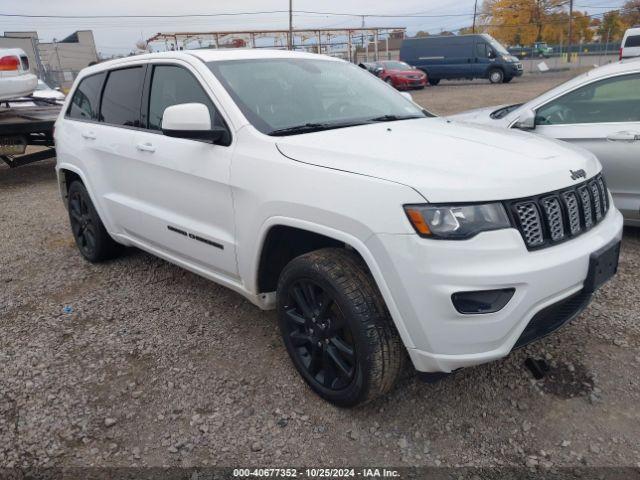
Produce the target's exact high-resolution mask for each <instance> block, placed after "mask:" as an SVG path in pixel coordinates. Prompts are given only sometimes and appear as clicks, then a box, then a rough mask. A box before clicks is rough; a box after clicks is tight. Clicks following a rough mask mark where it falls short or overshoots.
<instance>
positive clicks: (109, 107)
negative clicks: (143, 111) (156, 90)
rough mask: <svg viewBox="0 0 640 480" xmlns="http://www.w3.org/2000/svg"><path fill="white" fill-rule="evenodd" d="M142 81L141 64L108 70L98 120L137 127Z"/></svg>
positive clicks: (142, 70) (142, 69)
mask: <svg viewBox="0 0 640 480" xmlns="http://www.w3.org/2000/svg"><path fill="white" fill-rule="evenodd" d="M143 81H144V68H143V67H142V66H139V67H132V68H123V69H120V70H112V71H110V72H109V76H108V77H107V83H106V85H105V87H104V93H103V94H102V106H101V108H100V121H102V122H105V123H110V124H112V125H124V126H128V127H139V126H140V103H141V100H142V83H143Z"/></svg>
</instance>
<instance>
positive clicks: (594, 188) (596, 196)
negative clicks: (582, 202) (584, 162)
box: [589, 182, 602, 223]
mask: <svg viewBox="0 0 640 480" xmlns="http://www.w3.org/2000/svg"><path fill="white" fill-rule="evenodd" d="M589 190H591V195H593V211H594V213H595V214H596V223H598V222H599V221H600V219H601V218H602V200H600V189H599V188H598V184H597V183H596V182H591V183H589Z"/></svg>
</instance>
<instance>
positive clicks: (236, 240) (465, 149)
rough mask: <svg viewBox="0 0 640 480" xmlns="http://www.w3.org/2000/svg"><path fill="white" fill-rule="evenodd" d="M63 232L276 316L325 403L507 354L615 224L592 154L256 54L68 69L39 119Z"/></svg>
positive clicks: (132, 60)
mask: <svg viewBox="0 0 640 480" xmlns="http://www.w3.org/2000/svg"><path fill="white" fill-rule="evenodd" d="M55 140H56V149H57V154H58V160H57V167H56V168H57V172H58V178H59V183H60V189H61V192H62V196H63V199H64V202H65V204H66V205H67V207H68V211H69V219H70V222H71V228H72V230H73V235H74V237H75V239H76V243H77V245H78V248H79V249H80V252H81V253H82V255H84V256H85V257H86V258H87V260H89V261H92V262H97V261H101V260H105V259H108V258H112V257H113V256H114V255H116V254H117V253H118V252H119V251H120V249H121V246H122V245H128V246H135V247H138V248H141V249H143V250H146V251H148V252H151V253H153V254H154V255H157V256H159V257H162V258H164V259H166V260H168V261H170V262H173V263H175V264H177V265H180V266H182V267H184V268H186V269H188V270H191V271H193V272H195V273H197V274H199V275H202V276H204V277H206V278H209V279H211V280H213V281H215V282H218V283H220V284H222V285H225V286H227V287H229V288H231V289H233V290H235V291H237V292H239V293H241V294H242V295H244V296H245V297H246V298H247V299H249V300H250V301H251V302H252V303H254V304H255V305H257V306H258V307H260V308H263V309H272V308H276V309H277V310H278V316H279V324H280V325H279V326H280V330H281V333H282V337H283V340H284V344H285V346H286V348H287V351H288V353H289V355H290V356H291V359H292V361H293V363H294V365H295V367H296V368H297V370H298V371H299V372H300V374H301V375H302V377H303V378H304V380H305V381H306V382H307V383H308V384H309V385H310V386H311V388H313V390H315V391H316V392H317V393H318V394H319V395H321V396H322V397H324V398H325V399H327V400H329V401H331V402H334V403H335V404H338V405H342V406H350V405H356V404H358V403H362V402H365V401H367V400H370V399H372V398H374V397H376V396H377V395H380V394H383V393H385V392H388V391H389V390H390V389H391V388H392V386H393V385H394V382H395V380H396V379H397V377H398V376H399V373H400V371H401V369H402V366H403V363H404V360H405V358H406V357H407V353H408V357H409V358H410V359H411V361H412V363H413V365H414V367H415V368H416V369H417V370H418V371H419V372H423V373H424V374H425V376H427V377H431V378H434V377H437V376H439V375H440V374H442V373H447V372H452V371H454V370H456V369H459V368H462V367H467V366H471V365H476V364H480V363H483V362H488V361H491V360H495V359H498V358H501V357H504V356H506V355H508V354H509V352H510V351H511V350H513V349H514V348H517V347H520V346H522V345H524V344H526V343H529V342H531V341H532V340H534V339H537V338H540V337H541V336H543V335H546V334H547V333H549V332H551V331H552V330H554V329H556V328H558V327H559V326H560V325H562V324H563V323H565V322H566V321H568V320H570V319H571V318H573V317H575V316H576V315H577V314H578V313H579V312H580V311H581V310H582V309H583V308H584V307H585V306H586V305H587V303H588V302H589V299H590V298H591V294H592V293H593V292H594V291H595V290H596V289H597V288H598V287H599V286H600V285H601V284H602V283H604V282H605V281H606V280H607V279H608V278H610V277H611V276H612V275H613V274H614V273H615V271H616V268H617V261H618V252H619V245H620V239H621V231H622V217H621V215H620V213H619V212H618V211H617V210H616V209H615V208H614V206H613V205H612V203H611V198H610V195H609V194H608V191H607V189H606V186H605V183H604V179H603V178H602V176H601V172H600V171H601V166H600V164H599V162H598V160H597V159H596V158H595V157H594V156H593V155H592V154H590V153H587V152H586V151H584V150H581V149H578V148H576V147H572V146H570V145H568V144H562V143H559V142H555V141H552V140H548V139H544V138H540V137H538V136H535V135H531V134H528V133H523V132H507V131H501V130H497V129H492V128H489V127H474V126H469V125H463V124H457V123H456V122H453V121H450V120H446V119H440V118H434V117H433V116H432V115H431V114H429V113H428V112H426V111H425V110H423V109H421V108H420V107H419V106H417V105H416V104H415V103H413V102H412V101H410V100H409V99H407V98H405V97H404V96H403V95H402V94H400V93H398V92H396V91H395V90H394V89H393V88H391V87H390V86H388V85H386V84H385V83H384V82H382V81H381V80H379V79H377V78H375V77H374V76H372V75H370V74H368V73H367V72H365V71H363V70H362V69H360V68H358V67H357V66H355V65H352V64H349V63H347V62H344V61H342V60H337V59H333V58H329V57H324V56H320V55H314V54H306V53H291V52H284V51H265V50H232V51H219V50H198V51H192V52H189V51H182V52H167V53H160V54H150V55H142V56H136V57H129V58H125V59H119V60H114V61H111V62H106V63H102V64H100V65H96V66H93V67H89V68H86V69H85V70H83V71H82V72H81V73H80V75H79V76H78V78H77V79H76V81H75V84H74V86H73V89H72V91H71V92H70V94H69V96H68V97H67V100H66V103H65V107H64V108H63V111H62V113H61V115H60V117H59V119H58V120H57V122H56V128H55Z"/></svg>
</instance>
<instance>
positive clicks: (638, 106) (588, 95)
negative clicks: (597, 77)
mask: <svg viewBox="0 0 640 480" xmlns="http://www.w3.org/2000/svg"><path fill="white" fill-rule="evenodd" d="M613 122H640V74H637V73H636V74H631V75H622V76H619V77H614V78H607V79H605V80H601V81H599V82H594V83H591V84H589V85H585V86H584V87H581V88H578V89H576V90H574V91H572V92H569V93H567V94H566V95H563V96H562V97H560V98H557V99H556V100H553V101H551V102H549V103H547V104H546V105H544V106H543V107H541V108H540V109H539V110H538V111H537V112H536V125H568V124H580V123H613Z"/></svg>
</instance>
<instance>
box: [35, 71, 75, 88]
mask: <svg viewBox="0 0 640 480" xmlns="http://www.w3.org/2000/svg"><path fill="white" fill-rule="evenodd" d="M79 72H80V71H79V70H50V69H46V70H45V71H44V78H43V80H44V82H45V83H46V84H47V85H49V86H50V87H51V88H56V87H59V88H61V89H62V90H66V89H69V88H71V85H72V84H73V81H74V80H75V78H76V77H77V76H78V73H79Z"/></svg>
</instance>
